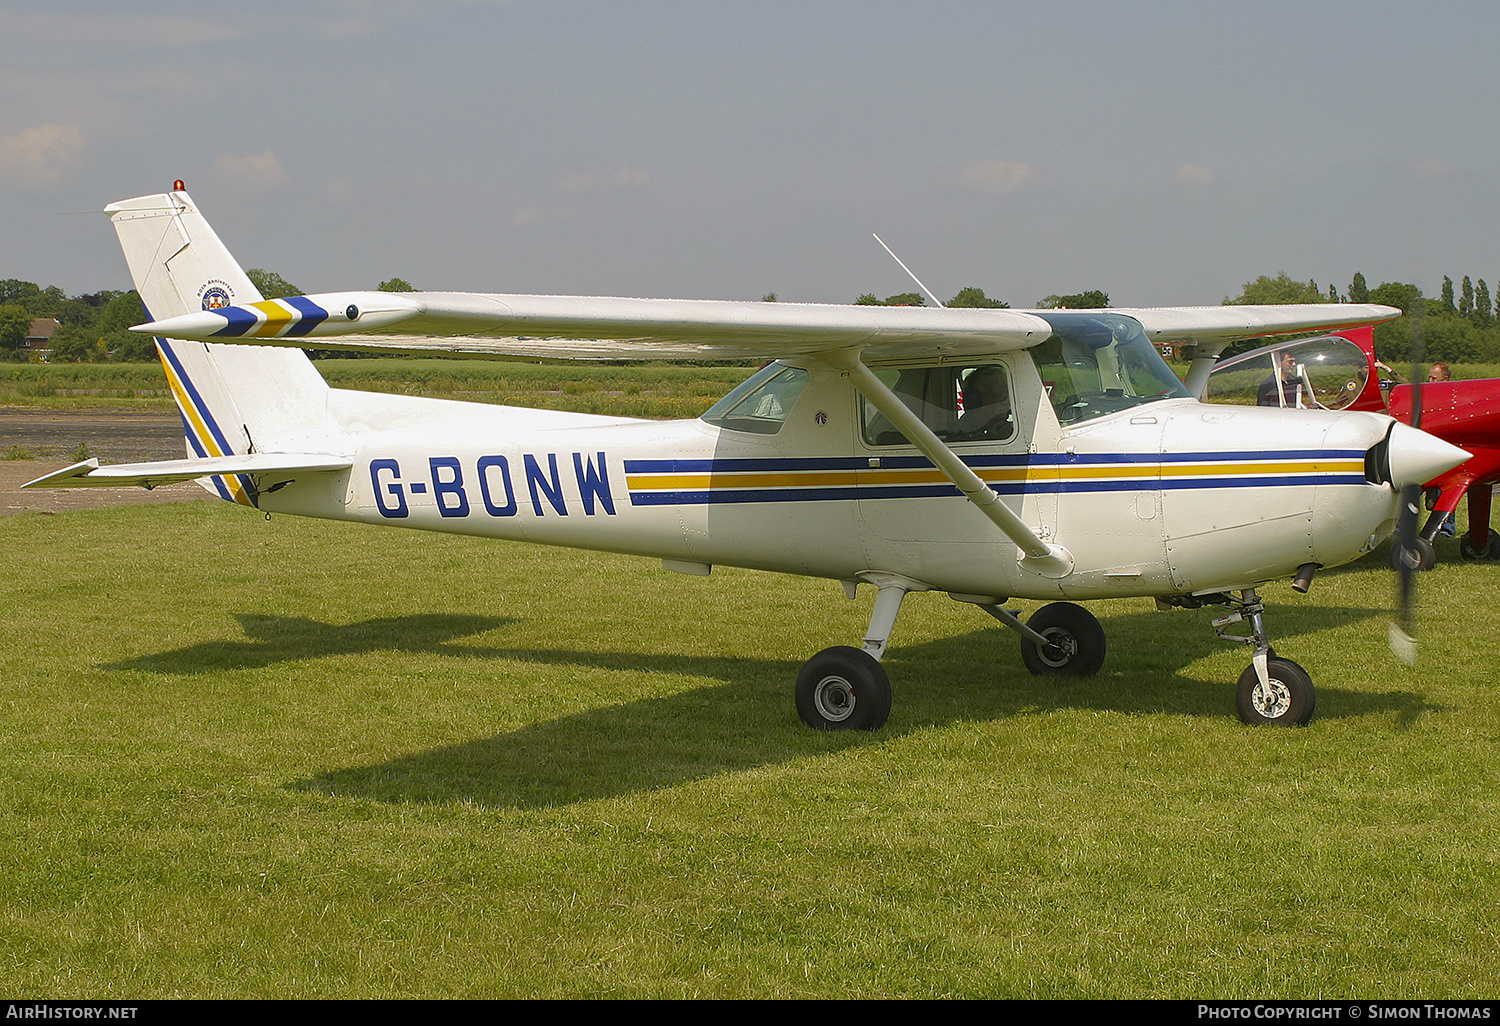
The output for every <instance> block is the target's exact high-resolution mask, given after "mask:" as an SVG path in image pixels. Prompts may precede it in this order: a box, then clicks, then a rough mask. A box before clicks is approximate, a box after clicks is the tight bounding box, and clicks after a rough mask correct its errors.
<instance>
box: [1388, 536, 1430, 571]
mask: <svg viewBox="0 0 1500 1026" xmlns="http://www.w3.org/2000/svg"><path fill="white" fill-rule="evenodd" d="M1435 566H1437V550H1436V549H1434V548H1433V547H1432V542H1430V541H1428V540H1427V539H1426V538H1423V537H1422V536H1421V535H1418V536H1417V537H1415V538H1413V539H1412V548H1411V550H1410V553H1409V554H1408V550H1407V549H1406V547H1405V546H1404V545H1402V544H1401V542H1400V540H1397V541H1393V542H1391V569H1392V570H1408V569H1410V570H1423V571H1425V570H1431V569H1432V568H1433V567H1435Z"/></svg>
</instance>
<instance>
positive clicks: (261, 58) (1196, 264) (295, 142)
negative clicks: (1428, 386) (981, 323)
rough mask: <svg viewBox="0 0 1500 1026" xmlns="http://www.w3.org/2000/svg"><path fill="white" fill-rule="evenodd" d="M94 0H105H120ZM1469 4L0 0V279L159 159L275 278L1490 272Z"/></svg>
mask: <svg viewBox="0 0 1500 1026" xmlns="http://www.w3.org/2000/svg"><path fill="white" fill-rule="evenodd" d="M127 12H128V13H127ZM1497 50H1500V4H1496V3H1495V2H1494V0H1487V2H1456V0H1455V2H1443V0H1434V2H1430V3H1426V4H1421V5H1418V4H1414V3H1411V2H1403V3H1395V2H1386V0H1361V2H1343V0H1296V2H1290V0H1286V2H1284V0H1253V2H1232V0H1226V2H1214V0H1195V2H1167V0H1130V2H1124V0H1119V2H1113V0H1112V2H1103V0H1093V2H1083V0H1045V2H1029V0H1026V2H1002V0H991V2H980V0H924V2H922V3H912V2H896V0H803V2H783V0H754V2H748V0H747V2H738V0H684V2H666V0H660V2H658V0H633V2H627V0H488V2H487V0H470V2H463V0H432V2H425V3H418V2H398V0H389V2H382V0H348V2H334V0H295V2H290V0H288V2H280V0H272V2H251V0H243V2H241V3H238V4H233V5H230V4H204V3H202V2H201V0H200V2H194V3H187V2H172V0H138V2H135V3H132V4H129V5H122V4H119V3H114V2H111V3H105V2H102V0H46V2H45V3H30V2H14V0H0V96H3V97H4V101H5V102H4V103H3V104H0V240H3V243H4V245H3V250H0V278H21V279H25V280H29V281H35V282H38V283H39V284H42V285H58V286H61V287H62V288H63V289H64V290H65V291H67V292H68V293H70V294H73V293H78V292H85V291H95V290H97V289H104V288H110V289H123V288H128V287H129V281H128V276H127V274H126V271H125V265H124V261H123V259H122V258H121V256H120V254H119V250H118V247H117V246H116V244H115V241H114V235H113V232H112V231H110V229H109V227H108V222H107V220H106V219H105V218H104V216H103V215H102V214H97V213H87V212H90V211H97V210H98V209H99V208H101V207H102V206H104V204H105V203H107V202H109V201H111V200H115V199H122V198H126V197H130V196H136V195H141V194H144V193H151V192H160V191H164V190H165V189H167V188H169V187H170V185H171V183H172V181H173V180H174V179H176V178H181V179H184V180H185V181H186V182H187V185H188V189H189V191H190V192H191V193H192V195H193V197H194V198H195V199H196V200H197V202H198V204H199V206H200V207H201V208H202V209H203V211H204V213H205V214H206V215H207V216H208V218H209V220H210V221H211V222H212V223H213V224H214V226H215V227H216V229H217V230H218V232H219V234H220V236H221V237H222V238H223V239H224V241H225V242H226V243H227V244H228V246H229V247H230V249H231V251H233V252H234V253H235V254H236V256H237V257H238V258H239V259H240V261H241V263H243V264H244V265H245V266H247V267H265V268H269V269H271V270H274V271H277V272H278V273H280V274H281V275H282V276H283V277H285V278H287V279H288V280H290V281H291V282H293V283H295V284H296V285H298V286H300V287H301V288H303V289H304V290H306V291H308V292H319V291H332V290H338V289H354V288H371V287H373V286H375V285H376V284H377V283H378V282H379V281H381V280H383V279H386V278H390V277H393V276H399V277H402V278H406V279H407V280H409V281H411V282H412V283H413V284H415V285H416V286H417V287H418V288H423V289H433V290H449V289H458V290H471V291H484V292H523V293H528V292H543V293H559V294H596V295H642V296H667V297H683V298H703V299H759V298H760V297H761V296H762V295H763V294H765V293H767V292H775V293H777V294H778V295H779V296H780V298H781V299H783V300H801V301H810V302H833V303H847V302H852V301H853V299H854V298H855V296H857V295H858V294H860V293H862V292H867V291H872V292H875V293H877V294H879V295H882V296H884V295H887V294H890V293H895V292H904V291H908V290H910V289H911V288H913V286H912V285H911V283H910V282H909V280H908V279H907V278H906V276H905V275H904V274H903V273H902V271H901V270H900V268H899V267H897V266H896V264H895V263H894V262H893V261H892V260H891V259H890V257H888V256H887V255H886V254H885V253H884V251H882V250H881V249H880V247H879V246H878V245H877V244H876V243H875V241H874V240H873V239H872V238H871V237H870V236H871V233H872V232H878V233H879V234H880V235H881V236H882V237H883V238H884V239H885V240H886V242H888V243H889V244H890V245H891V246H892V247H893V248H894V249H895V250H896V252H897V253H898V254H900V256H901V257H902V259H903V260H905V261H906V263H907V264H908V265H909V266H910V267H911V268H912V269H913V271H915V272H916V273H917V274H918V275H919V276H920V277H921V278H922V279H923V280H924V281H926V283H927V284H928V285H930V286H931V287H932V288H933V289H934V291H936V292H937V293H938V294H939V295H941V296H942V297H943V298H947V297H948V296H951V295H952V294H953V293H955V292H957V291H958V290H959V289H960V288H962V287H965V286H970V285H977V286H979V287H980V288H983V289H984V290H985V291H986V292H987V293H989V294H990V295H991V296H995V297H998V298H1001V299H1005V300H1007V301H1009V302H1010V303H1012V304H1013V305H1015V306H1031V305H1034V304H1035V303H1036V302H1037V301H1038V300H1039V299H1041V298H1042V297H1043V296H1045V295H1047V294H1049V293H1067V292H1080V291H1084V290H1086V289H1102V290H1104V291H1106V292H1108V293H1109V294H1110V296H1111V298H1112V301H1113V302H1114V304H1115V305H1117V306H1153V305H1176V304H1212V303H1217V302H1219V301H1220V300H1221V299H1222V298H1223V297H1224V296H1226V295H1235V294H1238V293H1239V291H1240V287H1241V286H1242V285H1243V284H1244V283H1245V282H1246V281H1249V280H1251V279H1253V278H1255V277H1256V276H1257V275H1261V274H1271V275H1274V274H1276V273H1277V272H1278V271H1282V270H1284V271H1286V272H1287V273H1289V274H1290V275H1292V276H1293V277H1295V278H1298V279H1303V280H1305V279H1314V280H1316V281H1317V282H1318V283H1319V284H1320V286H1322V287H1324V288H1326V287H1327V285H1328V284H1329V283H1334V284H1337V285H1338V287H1339V289H1340V290H1341V291H1342V290H1345V289H1346V288H1347V286H1348V283H1349V280H1350V278H1351V277H1352V276H1353V274H1354V272H1356V271H1361V272H1363V273H1364V275H1365V277H1366V279H1368V281H1369V282H1370V284H1371V285H1375V284H1378V283H1379V282H1382V281H1409V282H1415V283H1416V284H1418V285H1420V286H1421V287H1422V288H1423V289H1424V290H1425V291H1426V292H1427V293H1428V294H1429V295H1435V294H1436V292H1437V289H1438V286H1439V285H1440V283H1441V281H1442V276H1443V275H1444V274H1447V275H1450V276H1452V277H1453V278H1454V280H1455V281H1457V280H1458V279H1459V278H1460V277H1461V276H1462V275H1465V274H1468V275H1472V276H1474V277H1476V278H1484V279H1487V280H1494V279H1496V278H1497V277H1500V246H1497V245H1496V236H1497V229H1500V61H1497V58H1496V54H1497Z"/></svg>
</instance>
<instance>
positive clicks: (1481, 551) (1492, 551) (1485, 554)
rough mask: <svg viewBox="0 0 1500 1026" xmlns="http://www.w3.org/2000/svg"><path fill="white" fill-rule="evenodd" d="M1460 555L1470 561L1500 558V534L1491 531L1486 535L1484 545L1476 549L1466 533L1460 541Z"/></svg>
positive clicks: (1460, 537)
mask: <svg viewBox="0 0 1500 1026" xmlns="http://www.w3.org/2000/svg"><path fill="white" fill-rule="evenodd" d="M1458 554H1459V555H1460V556H1462V557H1463V558H1464V559H1470V560H1474V559H1495V558H1496V557H1497V556H1500V534H1496V533H1495V532H1494V531H1490V532H1489V533H1488V534H1486V535H1485V538H1484V544H1483V545H1480V546H1477V547H1476V546H1475V545H1474V543H1473V542H1472V541H1470V540H1469V533H1468V532H1467V531H1465V532H1464V533H1463V534H1462V535H1461V536H1459V539H1458Z"/></svg>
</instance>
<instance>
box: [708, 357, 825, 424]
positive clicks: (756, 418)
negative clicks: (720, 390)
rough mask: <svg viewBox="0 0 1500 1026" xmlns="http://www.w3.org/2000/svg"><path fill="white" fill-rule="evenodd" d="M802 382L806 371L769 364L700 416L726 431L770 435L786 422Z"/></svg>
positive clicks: (800, 389) (800, 390) (804, 379)
mask: <svg viewBox="0 0 1500 1026" xmlns="http://www.w3.org/2000/svg"><path fill="white" fill-rule="evenodd" d="M806 384H807V371H805V370H803V369H802V368H801V367H787V366H783V365H782V364H779V363H773V364H770V365H769V366H766V367H763V368H761V369H760V370H759V371H756V372H755V373H754V374H752V375H750V377H748V378H746V379H745V380H744V381H742V382H741V383H740V384H739V387H737V388H735V389H734V391H732V392H730V393H729V394H728V395H726V396H725V397H724V398H722V399H720V400H719V401H718V402H716V403H714V404H713V406H711V407H709V409H708V412H707V413H705V414H704V415H703V420H705V421H707V422H708V423H710V424H713V425H715V426H716V427H721V428H725V429H727V430H730V431H749V432H752V433H753V434H757V435H774V434H776V433H777V432H778V431H780V430H781V426H782V425H783V424H785V423H786V419H787V417H788V416H790V415H791V412H792V407H793V406H795V405H796V403H797V397H798V396H799V395H801V394H802V388H803V386H804V385H806Z"/></svg>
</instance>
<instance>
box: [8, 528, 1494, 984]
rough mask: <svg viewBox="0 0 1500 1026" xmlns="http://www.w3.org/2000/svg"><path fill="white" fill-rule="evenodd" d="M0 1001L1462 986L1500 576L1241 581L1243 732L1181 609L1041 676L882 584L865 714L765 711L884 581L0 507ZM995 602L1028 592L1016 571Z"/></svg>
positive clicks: (1477, 886) (1475, 916) (1225, 655)
mask: <svg viewBox="0 0 1500 1026" xmlns="http://www.w3.org/2000/svg"><path fill="white" fill-rule="evenodd" d="M0 538H3V540H4V545H3V546H0V559H3V561H4V572H3V574H0V593H3V603H4V608H5V610H6V615H5V617H4V618H3V620H0V660H3V669H0V682H3V683H0V731H3V734H0V744H3V754H0V765H3V767H4V772H3V774H0V894H3V902H0V908H3V913H0V916H3V918H0V991H3V992H5V993H9V994H12V995H19V996H37V997H85V996H87V997H103V996H108V997H115V998H152V997H173V996H184V997H345V998H366V997H388V996H399V997H408V996H409V997H418V996H422V997H517V996H541V997H579V996H610V997H688V996H710V997H746V996H755V997H770V996H780V997H804V996H813V997H849V996H860V997H891V996H912V997H928V996H963V997H1018V998H1032V997H1074V996H1082V997H1178V998H1183V997H1209V996H1213V997H1288V998H1306V997H1314V996H1317V997H1343V998H1353V997H1361V998H1375V997H1386V998H1403V997H1404V998H1435V997H1449V998H1453V997H1487V996H1493V993H1494V991H1495V988H1496V985H1497V981H1500V779H1497V778H1500V771H1497V765H1500V760H1497V758H1496V743H1497V738H1500V695H1497V694H1496V691H1495V684H1496V677H1497V672H1496V640H1495V603H1494V598H1493V596H1494V594H1495V581H1496V574H1500V566H1497V565H1483V564H1481V565H1465V564H1460V563H1459V562H1458V561H1457V556H1456V551H1455V547H1454V545H1453V543H1452V542H1449V541H1444V542H1443V543H1442V544H1441V545H1440V556H1441V558H1443V559H1444V560H1445V562H1444V564H1443V565H1441V566H1440V567H1439V568H1438V569H1437V570H1435V571H1434V572H1432V573H1430V574H1427V575H1424V576H1423V577H1422V579H1421V582H1420V587H1421V595H1422V598H1423V601H1424V604H1423V613H1422V625H1421V626H1422V630H1423V632H1424V639H1426V640H1425V642H1424V651H1423V658H1422V662H1421V664H1420V666H1419V668H1417V669H1416V670H1411V669H1408V668H1406V667H1404V666H1403V665H1401V664H1399V663H1397V662H1395V661H1394V660H1393V659H1392V658H1391V657H1390V656H1389V654H1388V653H1387V652H1386V646H1385V638H1384V632H1385V620H1386V617H1385V614H1384V611H1383V609H1382V607H1384V606H1386V605H1387V604H1388V603H1389V598H1390V594H1391V590H1392V583H1391V580H1390V576H1391V575H1390V573H1389V571H1388V570H1386V569H1385V564H1384V553H1383V552H1381V553H1378V554H1377V555H1376V556H1375V557H1374V558H1372V559H1370V560H1368V561H1366V562H1365V563H1363V564H1358V565H1356V566H1354V567H1351V568H1347V569H1344V570H1340V571H1329V572H1325V573H1324V574H1322V575H1320V576H1319V578H1318V579H1317V582H1316V583H1315V585H1314V587H1313V591H1312V592H1311V594H1310V595H1308V596H1306V597H1299V596H1296V595H1295V594H1294V593H1293V592H1292V591H1291V589H1290V588H1289V587H1288V586H1286V585H1277V586H1273V587H1271V588H1268V589H1266V592H1265V598H1266V599H1267V601H1268V603H1269V608H1268V625H1269V627H1270V630H1271V631H1272V633H1273V635H1274V637H1275V640H1276V644H1277V647H1278V649H1279V650H1280V651H1281V652H1282V653H1283V654H1285V655H1287V656H1290V657H1292V658H1295V659H1296V660H1298V661H1299V662H1301V663H1302V664H1303V665H1304V666H1305V667H1307V669H1308V670H1309V671H1310V672H1311V673H1312V675H1313V677H1314V679H1315V680H1317V681H1318V683H1319V685H1320V691H1319V709H1318V716H1317V718H1316V719H1315V720H1314V721H1313V723H1312V724H1311V725H1310V726H1309V727H1307V728H1306V729H1302V730H1278V729H1258V730H1256V729H1249V728H1245V727H1242V726H1241V725H1240V724H1239V722H1238V720H1237V719H1236V717H1235V715H1234V712H1233V706H1232V685H1233V681H1234V680H1235V678H1237V677H1238V675H1239V673H1240V671H1241V670H1242V669H1243V668H1244V666H1245V665H1246V662H1247V658H1248V657H1247V653H1246V651H1245V650H1244V647H1243V646H1234V647H1231V646H1230V645H1228V644H1225V643H1222V642H1219V641H1218V640H1216V639H1215V638H1214V636H1213V633H1212V631H1211V629H1210V628H1209V627H1208V624H1207V621H1208V619H1209V616H1210V615H1211V614H1209V613H1208V612H1207V611H1199V612H1196V613H1194V612H1184V611H1175V612H1172V613H1158V612H1155V611H1154V610H1153V608H1152V604H1151V603H1150V602H1149V601H1144V600H1134V601H1116V602H1105V603H1095V604H1093V608H1094V609H1095V611H1096V612H1097V613H1098V614H1099V615H1100V617H1101V619H1102V621H1103V623H1104V626H1105V628H1106V630H1107V631H1108V632H1109V638H1110V642H1109V643H1110V656H1109V660H1108V662H1107V663H1106V665H1105V670H1104V672H1103V673H1102V674H1101V675H1100V676H1099V677H1097V678H1095V679H1093V680H1089V681H1081V682H1073V683H1065V684H1058V683H1056V682H1054V681H1049V680H1038V679H1036V678H1032V677H1031V676H1029V675H1028V674H1027V673H1026V672H1025V671H1024V669H1022V667H1021V665H1020V660H1019V656H1018V653H1017V645H1016V642H1015V640H1014V638H1013V636H1011V635H1010V634H1009V632H1006V631H1004V630H1002V629H1000V628H998V627H997V626H995V625H993V623H992V622H991V621H989V620H988V618H987V617H984V616H982V615H980V614H979V613H978V612H976V611H975V610H973V609H971V608H969V607H967V606H961V605H958V604H956V603H954V602H951V601H949V600H948V599H946V598H944V597H941V596H936V595H915V596H912V597H911V598H910V599H909V600H908V602H907V605H906V608H905V609H904V610H903V614H902V618H901V620H900V622H899V623H898V624H897V628H896V633H895V635H894V637H893V639H892V641H893V648H892V650H891V651H890V653H889V654H888V656H887V664H888V668H889V670H890V672H891V676H892V680H893V684H894V688H895V693H896V704H895V708H894V710H893V713H892V716H891V719H890V722H889V724H888V725H887V726H886V727H885V728H884V729H882V730H880V731H879V732H876V733H874V734H863V733H861V734H855V735H850V734H821V733H817V732H813V731H810V730H807V729H806V728H804V727H802V726H801V725H800V723H799V722H798V720H797V718H796V715H795V713H794V711H793V708H792V700H791V682H792V680H793V678H794V677H795V675H796V672H797V669H798V667H799V665H800V664H801V662H802V661H803V660H804V659H805V658H807V657H808V656H809V655H810V654H812V653H813V652H814V651H816V650H818V649H820V648H823V647H825V646H828V645H833V644H849V643H856V641H855V639H857V638H858V637H859V636H860V635H861V633H862V632H863V630H864V626H865V619H866V617H867V615H868V612H869V608H870V603H871V601H872V598H873V596H872V595H870V594H867V593H865V591H866V590H865V589H861V592H862V593H861V596H860V598H859V600H857V601H856V602H849V601H847V600H845V599H844V598H843V596H842V593H841V591H840V589H839V587H838V586H837V585H836V584H834V583H831V582H819V581H807V580H802V579H797V578H790V577H779V576H772V575H766V574H756V573H750V572H741V571H735V570H722V569H720V570H716V571H715V572H714V574H713V576H712V577H709V578H707V579H699V578H687V577H682V576H679V575H676V574H671V573H666V572H663V571H662V570H660V569H659V567H658V566H657V565H656V564H655V563H653V562H652V561H649V560H645V559H636V558H627V557H614V556H604V555H598V554H591V553H582V552H574V551H566V550H554V549H543V548H539V547H527V546H521V545H513V544H508V543H497V542H485V541H480V540H474V539H466V538H458V537H451V536H440V535H427V534H421V533H415V532H403V531H397V530H378V529H373V528H367V527H358V526H352V525H339V524H330V523H321V522H316V521H305V520H294V519H290V518H285V517H275V518H273V519H272V520H270V521H269V522H268V521H267V520H265V519H264V518H263V517H261V516H260V515H259V514H256V513H253V512H250V511H246V510H244V509H241V508H237V507H230V506H227V505H223V504H209V503H194V504H187V505H175V506H151V507H147V506H141V507H119V508H113V509H105V510H99V511H93V512H79V513H69V514H64V515H56V516H44V515H38V514H24V515H19V516H13V517H8V518H5V519H3V520H0ZM1016 605H1017V606H1018V607H1023V608H1025V609H1026V610H1027V611H1028V612H1029V611H1030V609H1033V608H1035V605H1036V604H1035V603H1016Z"/></svg>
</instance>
